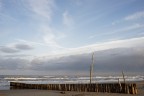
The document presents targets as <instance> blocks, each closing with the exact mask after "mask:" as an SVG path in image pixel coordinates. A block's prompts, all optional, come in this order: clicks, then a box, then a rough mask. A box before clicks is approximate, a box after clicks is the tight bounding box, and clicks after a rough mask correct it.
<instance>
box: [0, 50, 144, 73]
mask: <svg viewBox="0 0 144 96" xmlns="http://www.w3.org/2000/svg"><path fill="white" fill-rule="evenodd" d="M91 55H92V54H90V53H87V54H81V55H70V56H63V57H59V58H55V59H46V58H43V59H40V58H34V59H33V60H31V61H29V60H26V59H19V58H18V57H17V58H15V59H12V58H10V57H7V58H6V59H4V58H1V59H0V68H5V69H11V70H15V69H29V70H31V71H32V70H33V71H37V72H41V71H43V72H46V73H53V75H55V74H56V73H57V74H61V73H62V72H63V73H65V74H67V75H71V74H77V73H78V74H83V73H87V75H88V74H89V67H90V64H91V63H92V60H91ZM94 58H95V64H94V72H95V73H109V72H110V73H120V72H121V71H122V70H124V71H125V72H131V73H135V72H139V73H144V71H143V68H144V63H143V62H144V59H143V58H144V48H143V47H141V48H138V49H137V48H115V49H109V50H103V51H97V52H95V56H94ZM47 75H49V74H47Z"/></svg>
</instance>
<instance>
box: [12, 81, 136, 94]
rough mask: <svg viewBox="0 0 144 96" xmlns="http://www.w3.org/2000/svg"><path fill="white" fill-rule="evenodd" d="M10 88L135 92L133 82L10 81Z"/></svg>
mask: <svg viewBox="0 0 144 96" xmlns="http://www.w3.org/2000/svg"><path fill="white" fill-rule="evenodd" d="M10 86H11V88H22V89H43V90H58V91H78V92H107V93H125V94H137V88H136V84H135V83H127V84H125V83H121V85H120V84H119V83H103V84H99V83H91V84H26V83H19V82H10Z"/></svg>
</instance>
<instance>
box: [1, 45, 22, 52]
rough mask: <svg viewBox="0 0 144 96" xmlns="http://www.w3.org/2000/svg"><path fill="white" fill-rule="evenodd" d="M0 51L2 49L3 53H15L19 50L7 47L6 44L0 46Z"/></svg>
mask: <svg viewBox="0 0 144 96" xmlns="http://www.w3.org/2000/svg"><path fill="white" fill-rule="evenodd" d="M0 51H2V52H4V53H17V52H20V51H19V50H18V49H16V48H14V47H8V46H3V47H0Z"/></svg>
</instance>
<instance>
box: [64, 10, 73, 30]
mask: <svg viewBox="0 0 144 96" xmlns="http://www.w3.org/2000/svg"><path fill="white" fill-rule="evenodd" d="M63 24H64V25H66V26H67V27H72V26H73V25H74V20H73V18H72V16H71V15H70V14H69V13H68V11H65V12H64V13H63Z"/></svg>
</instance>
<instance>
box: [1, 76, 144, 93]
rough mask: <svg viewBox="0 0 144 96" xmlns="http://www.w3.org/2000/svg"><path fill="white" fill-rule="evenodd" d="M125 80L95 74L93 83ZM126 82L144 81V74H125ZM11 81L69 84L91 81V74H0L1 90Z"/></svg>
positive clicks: (8, 86)
mask: <svg viewBox="0 0 144 96" xmlns="http://www.w3.org/2000/svg"><path fill="white" fill-rule="evenodd" d="M118 80H119V81H120V82H123V77H122V76H95V77H93V78H92V82H93V83H110V82H118ZM125 80H126V82H129V81H130V82H131V81H132V82H133V81H144V75H135V76H125ZM10 82H22V83H28V84H29V83H30V84H67V83H69V84H70V83H71V84H73V83H89V82H90V77H89V76H36V75H0V90H10Z"/></svg>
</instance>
